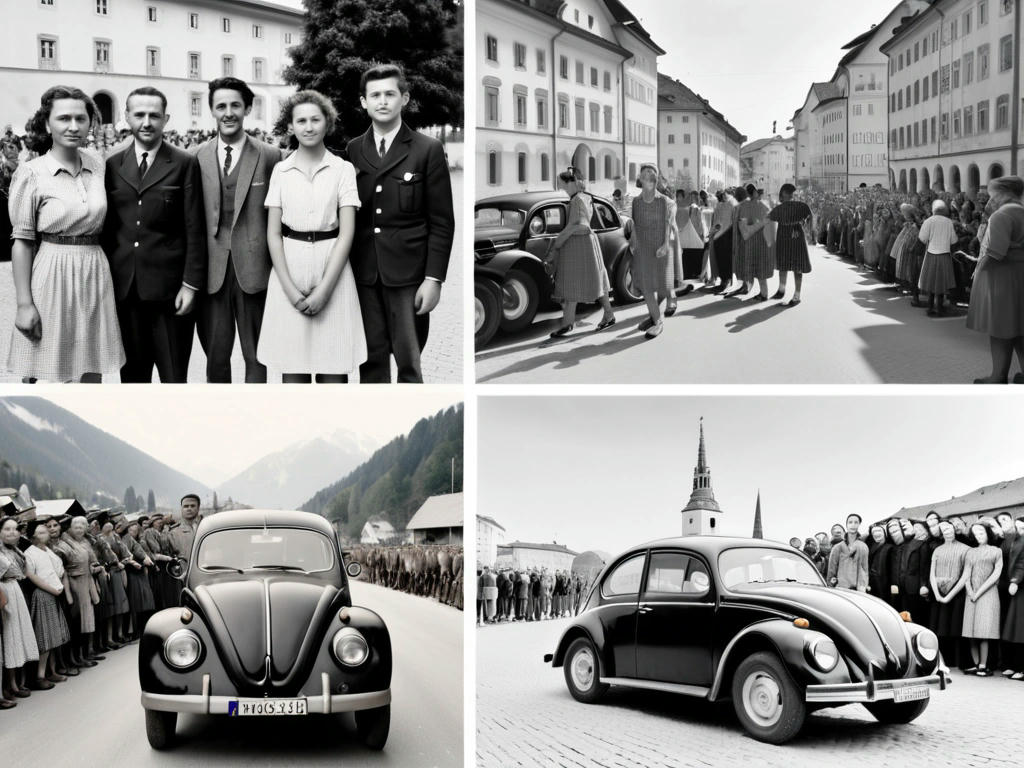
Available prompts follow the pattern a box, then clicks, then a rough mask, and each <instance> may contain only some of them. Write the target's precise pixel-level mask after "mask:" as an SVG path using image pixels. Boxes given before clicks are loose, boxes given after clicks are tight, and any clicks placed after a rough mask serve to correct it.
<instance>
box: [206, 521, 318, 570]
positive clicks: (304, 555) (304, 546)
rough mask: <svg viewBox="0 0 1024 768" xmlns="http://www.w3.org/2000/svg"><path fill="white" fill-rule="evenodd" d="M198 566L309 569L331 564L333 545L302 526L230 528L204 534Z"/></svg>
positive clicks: (247, 568)
mask: <svg viewBox="0 0 1024 768" xmlns="http://www.w3.org/2000/svg"><path fill="white" fill-rule="evenodd" d="M196 563H197V564H198V566H199V568H200V570H204V571H223V570H228V569H232V570H239V571H253V570H277V571H295V572H300V571H301V572H305V573H312V572H314V571H327V570H330V569H331V568H333V567H334V546H333V544H332V543H331V540H330V539H329V538H327V537H326V536H324V535H323V534H322V533H317V532H316V531H310V530H305V529H302V528H231V529H227V530H223V531H214V532H213V533H211V534H209V535H207V536H204V537H203V540H202V542H200V544H199V552H198V554H197V555H196Z"/></svg>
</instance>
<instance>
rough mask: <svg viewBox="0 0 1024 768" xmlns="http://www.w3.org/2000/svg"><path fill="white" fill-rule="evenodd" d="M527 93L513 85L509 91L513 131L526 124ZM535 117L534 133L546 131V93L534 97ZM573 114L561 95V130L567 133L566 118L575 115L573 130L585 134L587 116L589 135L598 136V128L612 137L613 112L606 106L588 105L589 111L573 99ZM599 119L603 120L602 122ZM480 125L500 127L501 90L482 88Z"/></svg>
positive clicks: (521, 86) (559, 122) (492, 86)
mask: <svg viewBox="0 0 1024 768" xmlns="http://www.w3.org/2000/svg"><path fill="white" fill-rule="evenodd" d="M527 94H528V91H527V88H526V86H523V85H516V86H514V87H513V88H512V99H513V104H512V116H513V118H514V123H515V127H516V128H527V127H528V120H529V114H528V112H529V107H528V103H527V98H528V96H527ZM534 105H535V114H536V121H537V129H538V130H547V129H548V127H549V126H548V95H547V92H546V91H537V92H535V94H534ZM574 106H575V110H570V109H569V96H568V94H565V93H559V94H558V127H559V129H561V130H571V129H572V125H570V114H571V112H573V111H574V112H575V118H576V121H575V126H576V130H577V131H580V132H583V131H586V130H587V120H586V118H587V114H588V112H589V115H590V128H589V130H590V132H591V133H601V132H602V124H603V129H604V133H606V134H609V135H610V134H614V133H615V121H614V112H615V111H614V109H613V108H612V107H610V106H605V107H602V106H601V105H600V104H597V103H595V102H590V104H589V108H588V104H587V103H586V101H584V100H583V99H576V101H575V105H574ZM602 115H603V120H602ZM484 125H486V126H488V127H491V128H496V127H498V126H500V125H501V88H499V87H498V86H496V85H485V86H484Z"/></svg>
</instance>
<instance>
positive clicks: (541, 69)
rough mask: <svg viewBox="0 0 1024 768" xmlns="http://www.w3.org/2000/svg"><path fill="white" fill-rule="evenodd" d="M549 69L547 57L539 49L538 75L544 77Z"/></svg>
mask: <svg viewBox="0 0 1024 768" xmlns="http://www.w3.org/2000/svg"><path fill="white" fill-rule="evenodd" d="M547 68H548V61H547V56H546V55H545V53H544V51H542V50H541V49H540V48H538V49H537V74H539V75H543V74H544V73H545V72H546V71H547Z"/></svg>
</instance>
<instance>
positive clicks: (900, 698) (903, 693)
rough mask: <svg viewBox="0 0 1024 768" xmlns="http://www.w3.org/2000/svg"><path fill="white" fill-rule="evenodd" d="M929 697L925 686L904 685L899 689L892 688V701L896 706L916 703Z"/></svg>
mask: <svg viewBox="0 0 1024 768" xmlns="http://www.w3.org/2000/svg"><path fill="white" fill-rule="evenodd" d="M928 696H929V692H928V686H927V685H904V686H903V687H901V688H893V691H892V700H893V701H894V702H896V703H897V704H899V703H901V702H904V701H917V700H918V699H927V698H928Z"/></svg>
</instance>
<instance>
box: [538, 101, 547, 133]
mask: <svg viewBox="0 0 1024 768" xmlns="http://www.w3.org/2000/svg"><path fill="white" fill-rule="evenodd" d="M537 127H538V128H547V127H548V100H547V99H546V98H544V97H543V96H538V97H537Z"/></svg>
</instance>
